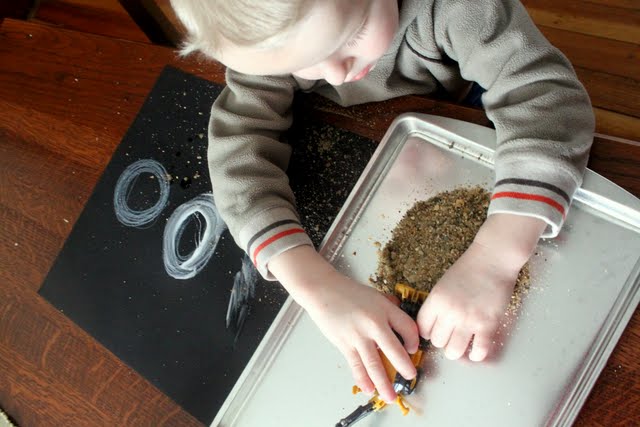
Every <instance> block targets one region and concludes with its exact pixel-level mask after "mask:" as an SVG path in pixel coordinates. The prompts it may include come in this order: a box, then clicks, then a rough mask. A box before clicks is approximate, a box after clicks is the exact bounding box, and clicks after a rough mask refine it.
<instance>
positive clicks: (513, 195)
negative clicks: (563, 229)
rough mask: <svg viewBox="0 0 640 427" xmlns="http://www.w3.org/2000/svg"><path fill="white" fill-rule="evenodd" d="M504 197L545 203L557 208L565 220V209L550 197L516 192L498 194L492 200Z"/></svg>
mask: <svg viewBox="0 0 640 427" xmlns="http://www.w3.org/2000/svg"><path fill="white" fill-rule="evenodd" d="M502 197H511V198H514V199H522V200H535V201H537V202H543V203H546V204H548V205H549V206H551V207H553V208H555V209H556V210H557V211H558V212H560V213H561V214H562V219H564V218H565V211H564V207H563V206H562V205H561V204H560V203H558V202H556V201H555V200H553V199H552V198H550V197H545V196H540V195H537V194H527V193H517V192H515V191H502V192H500V193H496V194H494V195H493V196H491V200H493V199H500V198H502Z"/></svg>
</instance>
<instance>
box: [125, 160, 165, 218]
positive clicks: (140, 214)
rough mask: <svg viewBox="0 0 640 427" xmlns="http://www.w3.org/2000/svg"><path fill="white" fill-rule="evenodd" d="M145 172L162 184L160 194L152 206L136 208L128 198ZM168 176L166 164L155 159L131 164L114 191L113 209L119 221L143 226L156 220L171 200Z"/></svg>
mask: <svg viewBox="0 0 640 427" xmlns="http://www.w3.org/2000/svg"><path fill="white" fill-rule="evenodd" d="M143 173H149V174H151V175H152V176H153V177H154V178H155V179H156V182H157V183H158V185H159V186H160V196H159V197H158V200H157V201H156V203H155V204H154V205H153V206H151V207H150V208H148V209H143V210H134V209H131V207H129V204H128V200H129V196H130V195H131V191H132V189H133V186H134V184H135V183H136V181H137V179H138V178H139V177H140V175H142V174H143ZM167 176H168V175H167V171H166V169H165V168H164V166H162V165H161V164H160V163H158V162H157V161H155V160H153V159H142V160H138V161H137V162H135V163H132V164H131V165H129V166H128V167H127V168H126V169H125V170H124V172H122V175H120V178H118V182H117V183H116V188H115V190H114V192H113V209H114V210H115V214H116V217H117V218H118V221H120V222H121V223H122V224H124V225H126V226H128V227H142V226H143V225H146V224H148V223H150V222H152V221H153V220H155V219H156V218H157V217H158V215H160V212H162V210H163V209H164V208H165V206H167V203H168V201H169V182H168V181H167Z"/></svg>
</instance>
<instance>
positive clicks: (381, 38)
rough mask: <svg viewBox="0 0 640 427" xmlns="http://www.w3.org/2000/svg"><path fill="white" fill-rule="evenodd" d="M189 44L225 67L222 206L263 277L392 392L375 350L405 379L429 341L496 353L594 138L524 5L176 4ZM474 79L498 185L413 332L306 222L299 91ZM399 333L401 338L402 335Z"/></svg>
mask: <svg viewBox="0 0 640 427" xmlns="http://www.w3.org/2000/svg"><path fill="white" fill-rule="evenodd" d="M172 5H173V7H174V9H175V11H176V12H177V15H178V16H179V18H180V20H181V21H182V22H183V23H184V25H185V27H186V28H187V32H188V37H187V42H186V44H185V47H184V53H189V52H192V51H200V52H202V53H204V54H205V55H206V56H208V57H210V58H213V59H215V60H218V61H220V62H222V63H223V64H224V65H226V66H227V67H228V68H227V74H226V81H227V87H226V88H225V89H224V91H223V92H222V93H221V95H220V96H219V97H218V99H217V100H216V102H215V104H214V106H213V109H212V112H211V121H210V126H209V141H210V144H209V150H208V161H209V169H210V172H211V179H212V182H213V192H214V196H215V200H216V205H217V207H218V209H219V210H220V214H221V215H222V217H223V218H224V220H225V221H226V222H227V225H228V226H229V230H230V231H231V234H232V235H233V236H234V238H235V240H236V242H237V243H238V245H240V247H242V248H244V249H245V250H246V251H247V253H248V254H249V255H250V256H251V258H252V260H253V262H254V264H255V265H256V266H257V268H258V270H259V271H260V273H261V274H262V275H263V276H264V277H266V278H269V279H271V280H273V279H277V280H279V281H280V282H281V283H282V285H283V286H284V287H285V288H286V289H287V290H288V291H289V293H290V295H291V296H292V297H293V298H294V299H295V300H296V301H297V302H298V303H299V304H300V305H301V306H302V307H304V309H306V310H307V312H308V313H309V315H310V316H311V318H312V319H313V320H314V321H315V322H316V324H317V325H318V327H319V328H320V329H321V330H322V332H323V333H324V334H325V336H326V337H327V338H328V339H329V340H330V341H331V342H332V343H333V344H334V345H336V346H337V348H338V349H339V350H340V351H341V352H342V354H343V355H344V356H345V358H346V359H347V361H348V363H349V365H350V366H351V369H352V372H353V375H354V378H355V381H356V383H357V384H358V385H359V386H360V387H361V388H362V389H363V390H365V391H368V392H371V391H373V388H374V387H376V388H377V389H378V392H379V393H380V395H381V397H382V398H383V399H385V400H386V401H391V400H393V399H394V398H395V392H394V390H393V388H392V387H391V385H390V383H389V381H388V380H387V378H386V375H385V371H384V368H383V367H382V365H381V362H380V358H379V355H378V352H377V349H378V348H379V349H380V350H382V351H383V352H384V353H385V355H386V356H387V357H388V358H389V360H390V361H391V362H392V363H393V364H394V366H395V367H396V368H397V370H398V371H399V372H400V373H401V374H402V375H403V376H404V377H405V378H407V379H409V378H413V377H414V376H415V375H416V371H415V369H414V367H413V366H412V364H411V361H410V359H409V357H408V355H407V351H408V352H414V351H416V349H417V347H418V341H419V334H420V335H421V336H423V337H424V338H426V339H430V340H431V342H432V344H433V345H434V346H436V347H439V348H444V349H445V355H446V356H447V357H449V358H450V359H457V358H460V357H461V356H462V355H463V354H464V353H465V352H466V350H467V348H468V346H469V345H470V343H472V344H471V350H470V352H469V358H470V359H471V360H474V361H480V360H483V359H484V358H485V356H486V355H487V352H488V351H489V349H490V344H491V342H492V337H493V335H494V333H495V331H496V330H497V327H498V325H499V323H500V320H501V318H502V316H503V315H504V312H505V309H506V307H507V305H508V303H509V300H510V295H511V293H512V290H513V286H514V283H515V280H516V277H517V274H518V271H519V270H520V268H521V267H522V266H523V265H524V263H525V262H526V261H527V259H528V258H529V257H530V255H531V253H532V251H533V250H534V248H535V246H536V244H537V241H538V239H539V238H540V237H541V236H542V237H554V236H556V235H557V234H558V231H559V230H560V228H561V226H562V224H563V221H564V218H565V216H566V213H567V210H568V208H569V204H570V202H571V197H572V195H573V193H574V191H575V190H576V188H577V187H578V186H579V185H580V183H581V180H582V174H583V172H584V169H585V166H586V162H587V156H588V151H589V148H590V145H591V142H592V138H593V128H594V119H593V115H592V111H591V106H590V102H589V99H588V96H587V94H586V93H585V90H584V89H583V87H582V86H581V85H580V83H579V82H578V80H577V79H576V76H575V74H574V72H573V70H572V68H571V65H570V64H569V62H568V61H567V60H566V59H565V58H564V56H563V55H562V54H561V53H560V52H559V51H558V50H556V49H555V48H553V47H552V46H551V45H550V44H549V43H548V42H547V41H546V40H545V39H544V37H543V36H542V35H541V34H540V32H539V31H538V30H537V29H536V27H535V25H534V24H533V23H532V22H531V20H530V18H529V17H528V15H527V13H526V11H525V9H524V7H523V6H522V5H521V4H520V3H519V2H518V1H517V0H402V1H398V0H253V1H252V0H172ZM470 82H476V83H477V84H478V85H480V86H481V87H482V88H483V89H485V90H486V92H485V93H484V94H483V95H482V103H483V105H484V107H485V109H486V113H487V116H488V117H489V119H491V120H492V121H493V123H494V125H495V128H496V132H497V138H498V144H499V145H498V149H497V151H496V160H495V174H496V182H495V183H494V189H493V193H492V200H491V203H490V206H489V212H488V214H489V215H488V218H487V220H486V222H485V223H484V224H483V226H482V227H481V229H480V231H479V232H478V234H477V236H476V238H475V240H474V242H473V243H472V245H471V247H470V248H469V249H468V250H467V251H466V252H465V253H464V254H463V255H462V257H461V258H460V259H459V260H458V261H457V262H456V263H455V264H454V265H453V266H452V267H451V268H450V269H449V270H448V271H447V272H446V274H445V275H444V276H443V277H442V279H441V280H440V281H439V282H438V283H437V284H436V286H435V287H434V289H433V291H432V292H431V294H430V296H429V298H428V299H427V301H425V303H424V305H423V307H422V309H421V310H420V313H419V315H418V319H417V325H416V323H415V322H413V320H412V319H411V318H410V317H409V316H407V315H406V314H405V313H403V312H402V311H401V310H400V309H399V308H398V307H397V306H396V305H394V304H393V303H392V302H391V301H390V300H389V299H387V298H386V297H384V296H383V295H382V294H380V293H379V292H377V291H376V290H374V289H373V288H371V287H369V286H363V285H361V284H359V283H356V282H355V281H353V280H351V279H350V278H348V277H345V276H343V275H342V274H340V273H338V272H337V271H336V270H335V269H334V268H333V267H332V266H331V265H330V264H329V263H328V262H326V261H325V260H324V259H323V258H322V257H321V256H320V255H318V254H317V252H316V251H315V250H314V248H313V246H312V244H311V241H310V239H309V238H308V237H307V235H306V234H305V232H304V231H303V229H302V227H301V225H300V222H299V219H298V216H297V213H296V210H295V202H294V197H293V194H292V192H291V189H290V188H289V185H288V181H287V176H286V175H285V169H286V168H287V163H288V161H289V156H290V153H291V148H290V147H289V146H288V145H286V144H284V143H282V142H280V141H279V140H278V138H279V135H280V133H281V132H282V131H284V130H286V129H287V128H289V126H290V124H291V103H292V99H293V96H294V92H295V91H296V90H302V91H314V92H318V93H320V94H322V95H324V96H326V97H328V98H329V99H331V100H333V101H335V102H337V103H339V104H341V105H343V106H349V105H353V104H358V103H365V102H372V101H381V100H385V99H389V98H393V97H397V96H401V95H406V94H429V93H434V92H447V93H448V94H450V96H451V97H453V98H454V99H462V98H464V97H465V95H466V94H467V92H468V91H469V89H470V86H471V83H470ZM394 331H396V332H397V333H398V334H399V336H401V337H402V341H403V343H404V344H402V343H401V341H400V340H398V338H397V337H396V335H395V334H394Z"/></svg>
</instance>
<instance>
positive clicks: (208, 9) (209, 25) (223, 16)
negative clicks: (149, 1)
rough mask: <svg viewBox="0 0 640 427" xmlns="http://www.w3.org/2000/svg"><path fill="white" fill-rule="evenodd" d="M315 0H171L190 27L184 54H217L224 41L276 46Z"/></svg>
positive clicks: (183, 46) (178, 14) (242, 44)
mask: <svg viewBox="0 0 640 427" xmlns="http://www.w3.org/2000/svg"><path fill="white" fill-rule="evenodd" d="M313 1H314V0H171V6H172V7H173V10H174V11H175V12H176V15H177V16H178V19H180V21H181V22H182V24H183V25H184V26H185V28H186V30H187V35H186V39H185V40H184V42H183V43H182V45H181V47H180V53H181V55H188V54H190V53H192V52H196V51H200V52H202V53H204V54H205V55H208V56H212V57H214V58H215V57H216V56H217V54H218V52H219V49H220V46H221V44H222V41H223V40H224V41H228V42H230V43H231V44H233V45H236V46H251V47H258V48H261V47H273V46H277V44H278V43H279V42H280V41H282V39H283V38H284V37H285V36H286V34H287V32H288V31H289V30H290V29H291V28H292V27H293V26H294V25H295V24H296V23H298V22H299V21H300V20H301V19H302V18H303V17H304V16H305V15H306V13H307V12H308V10H309V7H310V5H311V4H312V2H313Z"/></svg>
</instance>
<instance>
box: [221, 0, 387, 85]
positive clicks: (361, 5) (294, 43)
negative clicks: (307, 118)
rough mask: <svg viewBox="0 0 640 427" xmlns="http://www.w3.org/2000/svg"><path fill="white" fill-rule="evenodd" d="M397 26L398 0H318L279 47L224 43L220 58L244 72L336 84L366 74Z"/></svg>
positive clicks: (231, 66)
mask: <svg viewBox="0 0 640 427" xmlns="http://www.w3.org/2000/svg"><path fill="white" fill-rule="evenodd" d="M397 27H398V4H397V0H344V1H325V0H319V1H317V2H316V3H315V4H314V5H313V6H312V7H311V11H310V13H309V14H308V16H307V17H306V18H304V20H302V21H301V22H300V23H298V24H297V25H296V26H295V27H294V28H293V29H292V31H291V32H290V33H289V34H287V35H286V37H285V38H284V41H283V43H280V44H279V45H278V47H271V48H256V47H245V46H233V45H231V44H227V45H226V46H223V48H222V49H221V53H220V55H218V59H219V60H220V61H221V62H222V63H224V64H225V65H227V66H228V67H230V68H232V69H234V70H236V71H239V72H241V73H245V74H253V75H276V74H293V75H295V76H297V77H301V78H303V79H308V80H320V79H325V80H326V81H327V82H329V83H330V84H332V85H336V86H337V85H341V84H342V83H346V82H351V81H356V80H359V79H361V78H363V77H364V76H366V75H367V73H368V72H369V71H370V70H371V68H373V67H374V66H375V64H376V62H377V60H378V59H380V57H381V56H382V55H384V53H385V52H386V51H387V49H388V48H389V45H390V44H391V41H392V40H393V37H394V35H395V32H396V30H397Z"/></svg>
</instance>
